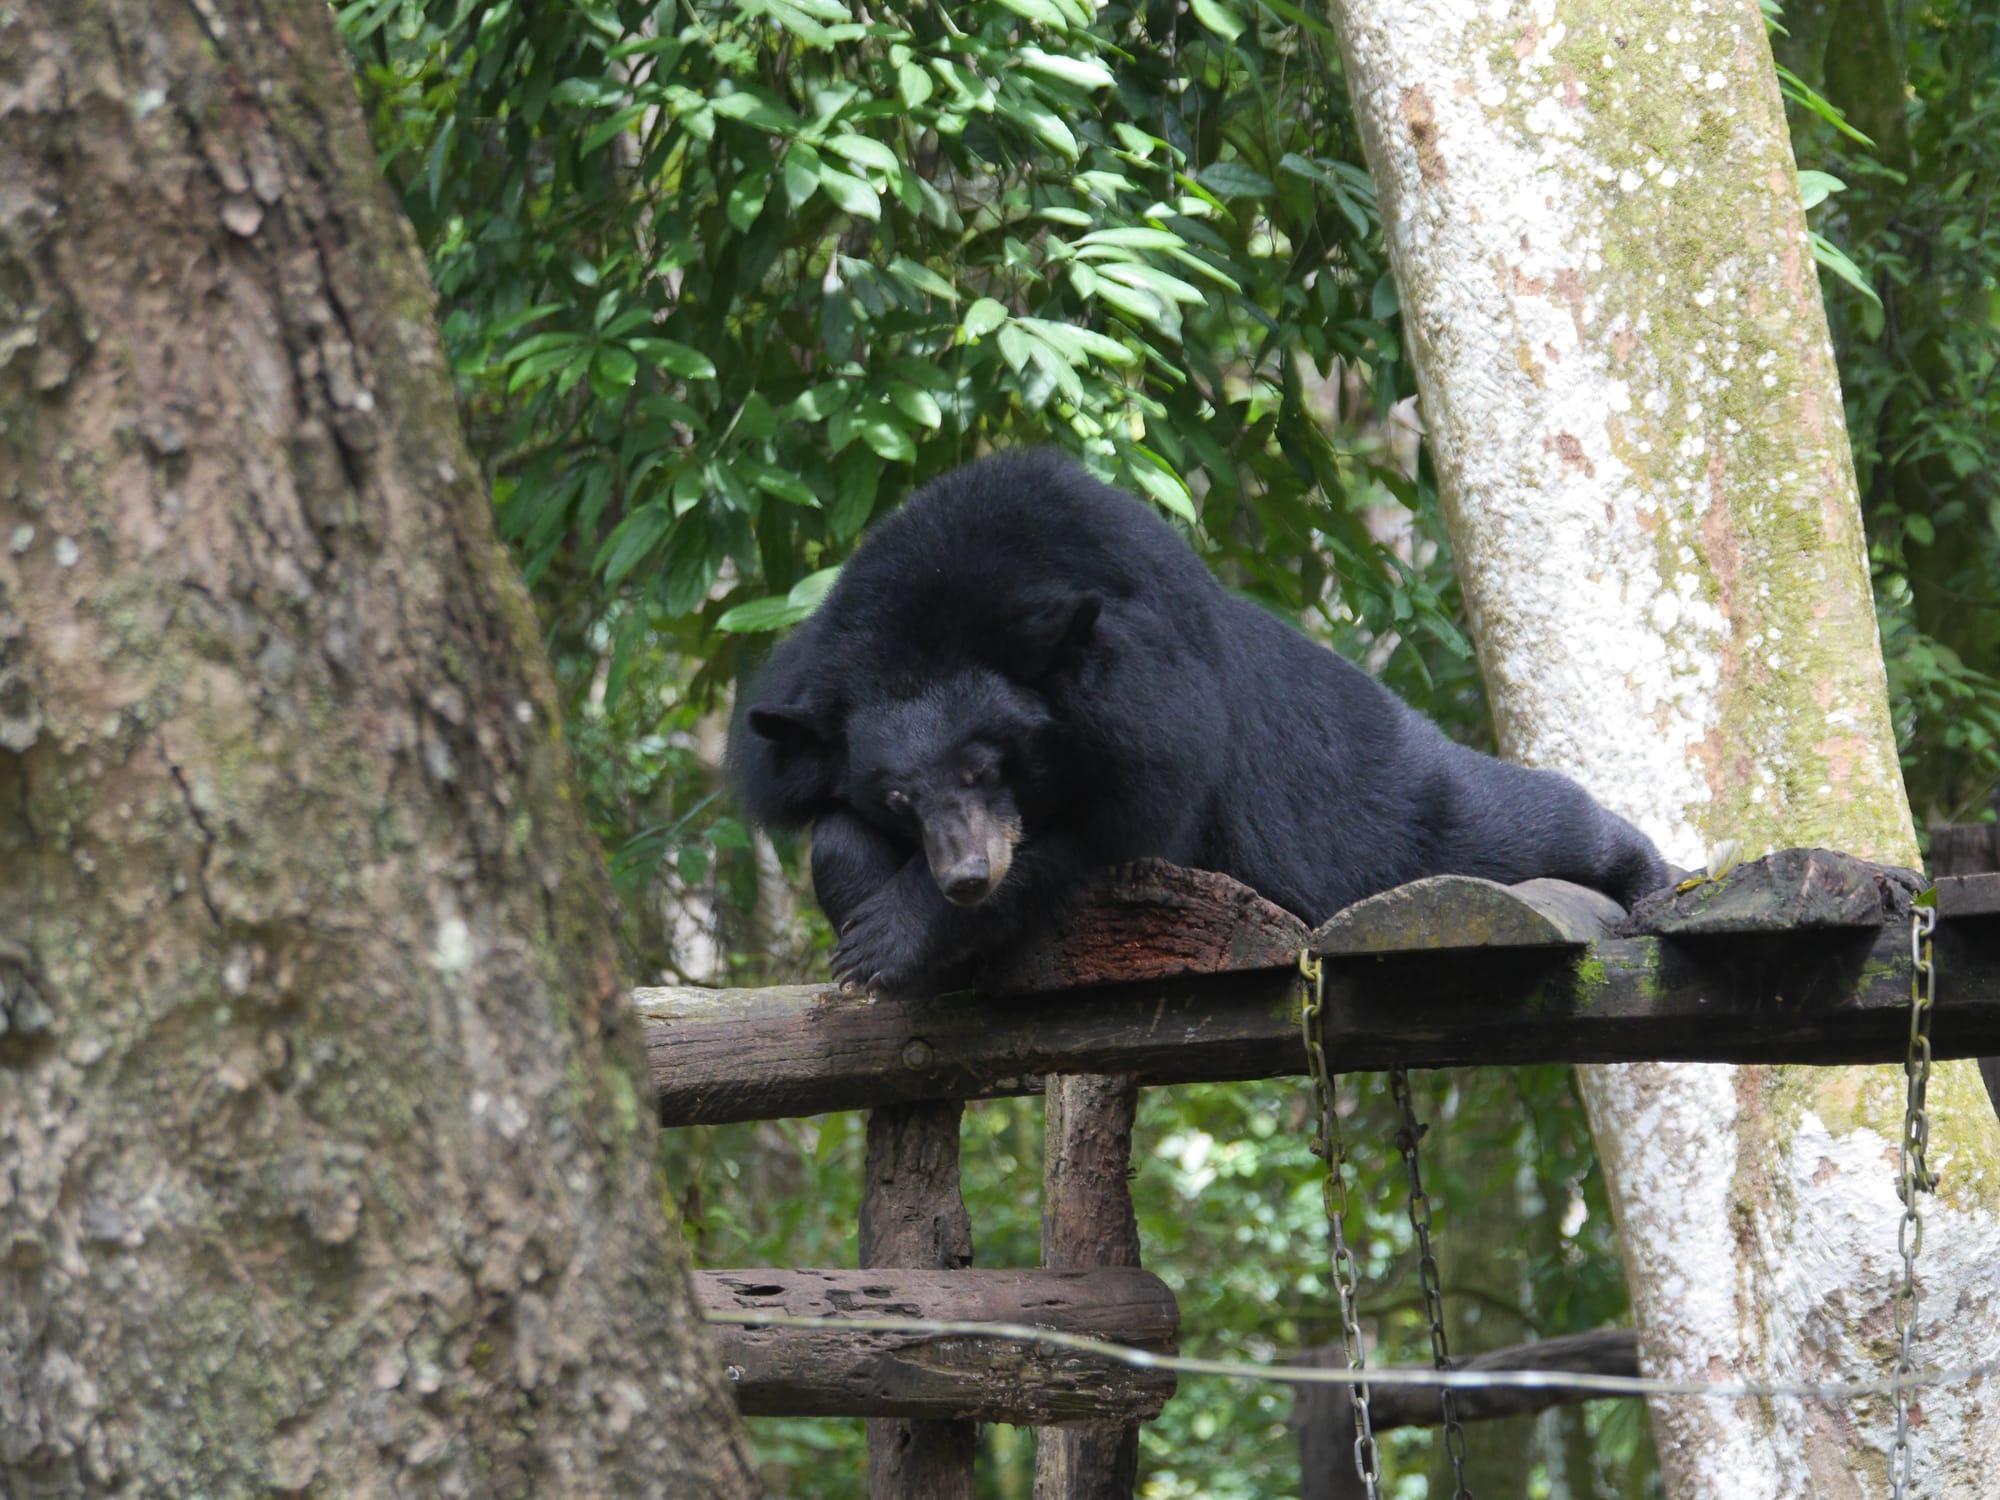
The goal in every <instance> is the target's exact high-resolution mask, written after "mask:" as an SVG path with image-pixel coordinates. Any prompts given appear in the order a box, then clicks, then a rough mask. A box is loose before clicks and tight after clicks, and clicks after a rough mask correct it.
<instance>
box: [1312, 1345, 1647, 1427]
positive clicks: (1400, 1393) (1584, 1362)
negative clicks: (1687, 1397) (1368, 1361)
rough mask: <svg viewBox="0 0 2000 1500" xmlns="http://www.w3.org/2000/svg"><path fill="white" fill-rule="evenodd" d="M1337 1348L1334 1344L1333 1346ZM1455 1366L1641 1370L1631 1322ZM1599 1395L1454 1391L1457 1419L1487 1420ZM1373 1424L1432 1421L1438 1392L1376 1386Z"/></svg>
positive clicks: (1428, 1423)
mask: <svg viewBox="0 0 2000 1500" xmlns="http://www.w3.org/2000/svg"><path fill="white" fill-rule="evenodd" d="M1335 1352H1336V1353H1337V1352H1338V1351H1337V1350H1336V1351H1335ZM1452 1367H1453V1368H1454V1369H1458V1370H1561V1371H1564V1372H1566V1373H1569V1374H1572V1375H1634V1376H1636V1375H1637V1374H1638V1373H1639V1335H1638V1334H1637V1333H1635V1332H1633V1331H1632V1330H1631V1329H1630V1328H1599V1329H1595V1330H1593V1331H1592V1332H1590V1333H1571V1334H1564V1335H1562V1336H1561V1337H1559V1338H1552V1339H1542V1340H1539V1341H1538V1342H1536V1343H1532V1344H1515V1345H1513V1346H1512V1347H1511V1348H1507V1349H1493V1350H1490V1351H1488V1352H1487V1353H1485V1354H1475V1355H1473V1356H1472V1357H1471V1358H1469V1359H1455V1360H1453V1361H1452ZM1596 1399H1597V1398H1596V1397H1594V1396H1592V1395H1590V1394H1589V1393H1588V1392H1585V1391H1554V1390H1522V1389H1518V1388H1517V1389H1507V1388H1498V1389H1490V1390H1460V1391H1458V1392H1457V1393H1456V1394H1455V1396H1454V1397H1453V1404H1454V1405H1455V1406H1456V1407H1457V1409H1458V1419H1459V1421H1461V1422H1486V1421H1492V1420H1495V1419H1497V1418H1500V1417H1522V1416H1531V1415H1533V1414H1534V1413H1535V1412H1538V1411H1542V1410H1544V1409H1545V1408H1547V1407H1551V1406H1575V1405H1578V1404H1579V1403H1581V1402H1584V1401H1592V1400H1596ZM1368 1404H1369V1409H1370V1411H1372V1412H1373V1413H1374V1416H1375V1430H1376V1431H1377V1432H1387V1431H1388V1430H1389V1429H1390V1428H1392V1427H1435V1426H1437V1425H1438V1422H1439V1421H1440V1420H1441V1419H1440V1417H1439V1415H1438V1393H1437V1387H1435V1386H1421V1385H1383V1386H1376V1387H1375V1389H1374V1391H1373V1392H1372V1394H1371V1396H1370V1398H1369V1403H1368Z"/></svg>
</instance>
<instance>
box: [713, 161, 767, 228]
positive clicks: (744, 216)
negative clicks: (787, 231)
mask: <svg viewBox="0 0 2000 1500" xmlns="http://www.w3.org/2000/svg"><path fill="white" fill-rule="evenodd" d="M770 189H771V178H770V174H769V173H765V172H758V173H754V174H752V175H751V176H747V177H743V178H739V179H738V180H737V183H736V186H735V187H733V188H731V189H730V190H729V202H728V204H727V206H726V207H725V208H724V210H723V212H724V214H725V216H726V217H727V218H728V220H729V223H730V225H731V227H732V228H734V229H735V230H736V231H737V232H738V233H740V234H748V233H749V232H750V226H751V225H752V224H755V223H756V222H757V215H759V214H761V213H762V212H763V211H764V199H765V197H766V196H767V195H768V194H769V192H770Z"/></svg>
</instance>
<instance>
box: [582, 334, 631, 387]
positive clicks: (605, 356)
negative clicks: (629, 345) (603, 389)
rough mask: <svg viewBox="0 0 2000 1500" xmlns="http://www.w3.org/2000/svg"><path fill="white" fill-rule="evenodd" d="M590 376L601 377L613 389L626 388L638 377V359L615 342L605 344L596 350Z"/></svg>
mask: <svg viewBox="0 0 2000 1500" xmlns="http://www.w3.org/2000/svg"><path fill="white" fill-rule="evenodd" d="M591 374H592V378H593V379H597V378H600V377H601V378H602V379H603V381H604V383H605V384H606V385H608V386H610V387H611V388H612V389H613V390H614V391H622V390H625V389H628V388H629V387H630V386H631V384H632V382H633V381H635V380H637V379H638V378H639V361H638V360H636V359H634V358H633V357H632V354H631V351H630V350H626V349H621V348H619V347H618V346H617V345H616V344H606V345H605V346H604V347H603V348H602V349H599V350H598V351H597V360H596V363H595V366H594V368H593V369H592V371H591Z"/></svg>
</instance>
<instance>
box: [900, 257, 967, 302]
mask: <svg viewBox="0 0 2000 1500" xmlns="http://www.w3.org/2000/svg"><path fill="white" fill-rule="evenodd" d="M889 274H890V275H891V276H894V277H896V278H898V279H899V280H902V281H906V282H908V283H909V284H910V285H911V286H913V287H915V288H916V289H917V290H918V291H920V292H927V293H928V294H930V295H931V296H933V297H942V298H943V299H944V300H945V301H947V302H956V301H957V300H958V288H957V287H955V286H953V285H952V284H951V283H950V282H949V281H946V280H945V279H944V278H943V277H942V276H940V275H938V273H937V272H935V271H933V270H932V269H931V268H930V267H929V266H922V265H918V264H917V263H916V262H915V261H913V260H911V259H910V258H909V257H908V256H904V255H899V256H897V257H896V258H895V259H894V260H892V261H890V262H889Z"/></svg>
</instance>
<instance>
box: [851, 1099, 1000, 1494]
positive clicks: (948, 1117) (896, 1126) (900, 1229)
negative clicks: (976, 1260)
mask: <svg viewBox="0 0 2000 1500" xmlns="http://www.w3.org/2000/svg"><path fill="white" fill-rule="evenodd" d="M964 1112H965V1106H964V1105H963V1104H961V1103H959V1102H958V1101H956V1100H933V1101H927V1102H924V1103H918V1104H893V1105H889V1106H887V1107H885V1108H882V1109H876V1110H872V1111H870V1112H869V1115H868V1159H867V1165H866V1169H865V1171H866V1180H865V1183H864V1185H863V1187H862V1192H861V1264H862V1265H863V1266H864V1267H869V1266H902V1267H908V1268H910V1269H913V1270H939V1271H949V1270H956V1269H958V1268H960V1267H962V1266H968V1265H970V1264H972V1220H971V1219H970V1218H969V1217H968V1216H967V1214H966V1212H965V1199H964V1198H963V1197H962V1196H961V1195H960V1193H959V1184H958V1125H959V1118H960V1116H961V1115H963V1114H964ZM978 1433H979V1428H978V1425H977V1424H976V1423H972V1422H936V1421H903V1420H899V1419H896V1418H876V1419H874V1420H871V1421H870V1422H869V1424H868V1495H869V1500H973V1486H972V1464H973V1453H974V1449H975V1447H976V1445H977V1438H978Z"/></svg>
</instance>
